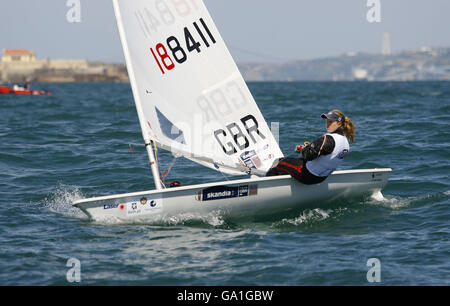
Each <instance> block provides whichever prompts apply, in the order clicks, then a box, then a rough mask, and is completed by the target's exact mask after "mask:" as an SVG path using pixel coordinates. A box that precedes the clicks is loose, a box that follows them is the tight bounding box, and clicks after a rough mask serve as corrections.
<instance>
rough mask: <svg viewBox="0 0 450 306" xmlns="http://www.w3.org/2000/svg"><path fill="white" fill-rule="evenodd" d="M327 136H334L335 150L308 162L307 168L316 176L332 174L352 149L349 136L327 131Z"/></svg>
mask: <svg viewBox="0 0 450 306" xmlns="http://www.w3.org/2000/svg"><path fill="white" fill-rule="evenodd" d="M325 135H326V137H333V139H334V143H335V146H334V150H333V152H331V154H327V155H320V156H319V157H317V158H316V159H314V160H311V161H308V162H307V163H306V168H307V169H308V171H309V172H311V173H312V174H314V175H315V176H323V177H327V176H328V175H330V174H331V172H333V171H334V170H336V168H337V167H338V166H339V164H340V163H341V162H342V161H343V160H344V157H345V155H347V153H348V152H349V151H350V145H349V143H348V140H347V137H345V136H343V135H340V134H337V133H334V134H331V133H326V134H325Z"/></svg>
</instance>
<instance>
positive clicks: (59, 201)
mask: <svg viewBox="0 0 450 306" xmlns="http://www.w3.org/2000/svg"><path fill="white" fill-rule="evenodd" d="M83 198H84V197H83V195H82V193H81V191H80V190H79V189H78V188H75V189H72V190H70V189H68V187H66V186H63V185H60V186H59V187H58V188H57V189H56V191H55V193H53V194H52V195H51V196H50V197H48V198H45V200H44V206H45V207H46V208H48V209H49V210H50V211H52V212H54V213H58V214H61V215H64V216H69V217H77V218H86V215H85V214H84V213H83V212H82V211H81V210H79V209H78V208H75V207H73V206H72V203H73V202H74V201H76V200H80V199H83Z"/></svg>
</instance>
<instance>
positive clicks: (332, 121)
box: [266, 110, 355, 185]
mask: <svg viewBox="0 0 450 306" xmlns="http://www.w3.org/2000/svg"><path fill="white" fill-rule="evenodd" d="M321 117H322V118H324V119H326V129H327V133H326V134H325V135H323V136H321V137H319V138H317V139H316V140H315V141H314V142H313V143H308V142H305V143H304V145H303V146H301V145H298V146H297V147H296V149H295V152H297V153H299V154H301V157H300V158H295V157H286V158H282V159H280V160H279V161H278V164H277V165H276V166H275V167H273V168H272V169H270V170H269V171H268V172H267V174H266V176H274V175H286V174H290V175H291V176H292V177H294V178H295V179H297V180H298V181H300V182H302V183H304V184H308V185H311V184H318V183H320V182H323V181H324V180H325V179H326V178H327V177H328V176H329V175H330V174H331V173H332V172H333V171H334V170H336V168H337V167H338V166H339V164H340V163H341V162H342V161H343V159H344V157H345V156H346V155H347V153H348V152H349V150H350V145H349V142H348V141H349V140H350V141H351V142H353V140H354V137H355V127H354V126H353V123H352V120H351V119H350V118H349V117H346V116H345V115H344V114H343V113H342V112H341V111H339V110H332V111H330V112H328V113H326V114H322V116H321Z"/></svg>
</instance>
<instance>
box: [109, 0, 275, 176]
mask: <svg viewBox="0 0 450 306" xmlns="http://www.w3.org/2000/svg"><path fill="white" fill-rule="evenodd" d="M113 3H114V9H115V13H116V17H117V22H118V26H119V32H120V35H121V40H122V45H123V48H124V53H125V57H126V60H127V67H128V72H129V75H130V80H131V84H132V89H133V95H134V99H135V102H136V106H137V111H138V115H139V120H140V123H141V128H142V132H143V135H144V139H151V140H153V141H154V142H155V143H156V144H157V145H158V146H159V147H161V148H163V149H166V150H169V151H171V152H173V153H175V154H178V155H182V156H184V157H186V158H189V159H191V160H194V161H196V162H198V163H200V164H202V165H204V166H207V167H210V168H212V169H217V170H219V171H223V172H226V173H230V174H243V172H242V171H247V172H249V170H251V171H252V173H264V172H265V171H267V170H268V169H269V168H270V167H271V166H272V164H273V162H274V161H275V160H276V159H277V158H280V157H282V156H283V154H282V153H281V150H280V148H279V146H278V144H277V142H276V141H275V138H274V137H273V135H272V133H271V131H270V129H269V127H268V125H267V123H266V121H265V119H264V118H263V116H262V114H261V112H260V110H259V108H258V106H257V105H256V103H255V101H254V99H253V97H252V95H251V93H250V91H249V89H248V87H247V85H246V84H245V81H244V79H243V78H242V76H241V74H240V72H239V70H238V68H237V66H236V64H235V62H234V61H233V59H232V57H231V55H230V53H229V52H228V49H227V48H226V46H225V43H224V41H223V40H222V38H221V36H220V34H219V32H218V30H217V28H216V26H215V24H214V22H213V20H212V19H211V16H210V15H209V13H208V11H207V9H206V7H205V5H204V3H203V2H202V1H201V0H113Z"/></svg>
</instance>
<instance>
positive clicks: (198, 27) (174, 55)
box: [150, 18, 216, 74]
mask: <svg viewBox="0 0 450 306" xmlns="http://www.w3.org/2000/svg"><path fill="white" fill-rule="evenodd" d="M199 22H200V24H198V23H197V22H194V23H193V24H192V25H193V27H194V28H195V31H196V32H197V34H198V35H199V36H200V38H201V40H202V41H203V43H204V44H205V46H206V47H207V48H209V47H210V46H211V45H212V44H215V43H216V39H215V38H214V36H213V35H212V33H211V31H210V30H209V28H208V26H207V25H206V23H205V21H204V20H203V18H200V19H199ZM182 42H184V43H183V44H182ZM166 45H167V47H168V48H169V50H170V52H168V51H167V48H166V46H165V45H164V44H163V43H158V44H156V46H155V49H153V48H150V51H151V53H152V55H153V57H154V59H155V61H156V63H157V65H158V67H159V69H160V70H161V73H162V74H165V73H166V71H168V70H172V69H173V68H175V62H177V63H178V64H182V63H184V62H185V61H186V60H187V58H188V53H190V52H192V51H197V53H200V52H201V48H200V47H201V46H202V45H201V43H200V41H197V40H196V39H195V38H194V36H193V35H192V33H191V31H190V30H189V28H188V27H185V28H184V40H182V41H181V42H180V40H179V39H178V38H176V37H175V36H170V37H169V38H167V40H166ZM183 46H186V48H183ZM202 48H203V47H202ZM186 51H187V52H186ZM169 53H170V54H169ZM174 60H175V62H174Z"/></svg>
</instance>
